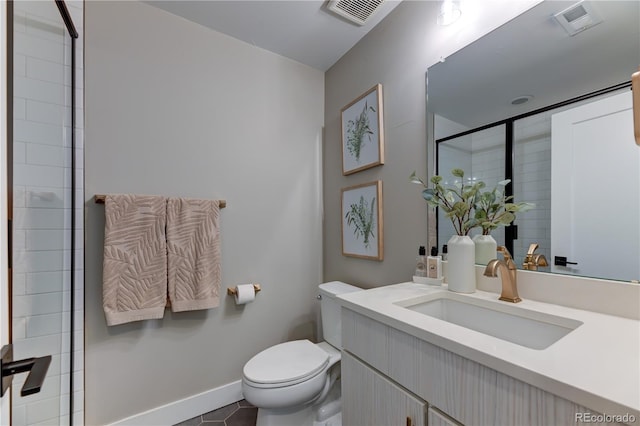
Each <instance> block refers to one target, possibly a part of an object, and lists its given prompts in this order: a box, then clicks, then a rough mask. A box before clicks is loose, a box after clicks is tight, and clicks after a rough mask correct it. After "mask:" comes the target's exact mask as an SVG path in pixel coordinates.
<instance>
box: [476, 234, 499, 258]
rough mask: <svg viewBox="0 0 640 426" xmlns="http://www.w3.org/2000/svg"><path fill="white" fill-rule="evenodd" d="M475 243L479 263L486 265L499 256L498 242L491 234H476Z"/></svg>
mask: <svg viewBox="0 0 640 426" xmlns="http://www.w3.org/2000/svg"><path fill="white" fill-rule="evenodd" d="M473 243H474V244H475V245H476V263H477V264H479V265H486V264H487V263H489V261H490V260H492V259H495V258H496V257H498V256H497V254H498V243H496V240H495V239H494V238H493V237H492V236H491V235H476V236H475V237H473Z"/></svg>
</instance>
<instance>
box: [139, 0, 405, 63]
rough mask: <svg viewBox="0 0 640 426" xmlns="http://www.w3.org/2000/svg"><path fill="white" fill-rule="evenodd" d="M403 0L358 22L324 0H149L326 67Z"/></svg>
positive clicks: (389, 1)
mask: <svg viewBox="0 0 640 426" xmlns="http://www.w3.org/2000/svg"><path fill="white" fill-rule="evenodd" d="M400 1H401V0H386V1H385V2H384V3H383V4H382V5H381V6H380V8H379V10H378V11H376V12H375V14H374V15H372V17H371V18H370V19H369V21H368V22H367V23H366V24H365V25H363V26H358V25H356V24H353V23H351V22H349V21H347V20H345V19H343V18H341V17H339V16H337V15H335V14H334V13H333V12H331V11H329V10H328V9H327V4H328V2H327V1H322V0H284V1H273V0H208V1H203V0H196V1H193V0H148V1H146V3H148V4H151V5H153V6H156V7H158V8H160V9H163V10H165V11H167V12H170V13H173V14H174V15H178V16H181V17H183V18H185V19H187V20H189V21H192V22H196V23H198V24H200V25H204V26H206V27H209V28H211V29H213V30H216V31H219V32H221V33H224V34H227V35H229V36H231V37H234V38H237V39H240V40H242V41H245V42H247V43H250V44H253V45H255V46H258V47H261V48H263V49H266V50H270V51H272V52H274V53H277V54H279V55H282V56H285V57H287V58H290V59H293V60H295V61H298V62H301V63H303V64H306V65H309V66H311V67H313V68H317V69H319V70H321V71H326V70H327V69H329V68H330V67H331V66H332V65H333V64H335V63H336V62H337V61H338V59H340V58H341V57H342V55H344V54H345V53H347V51H349V49H351V48H352V47H353V46H354V45H355V44H356V43H357V42H358V41H359V40H360V39H361V38H362V37H364V35H365V34H367V33H368V32H369V31H370V30H371V29H372V28H373V27H375V26H376V25H377V24H378V23H379V22H380V21H381V20H382V19H383V18H384V17H385V16H386V15H387V14H389V12H391V11H392V10H393V9H394V8H395V7H396V6H397V5H398V4H399V3H400Z"/></svg>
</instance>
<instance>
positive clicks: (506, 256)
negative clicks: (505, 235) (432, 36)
mask: <svg viewBox="0 0 640 426" xmlns="http://www.w3.org/2000/svg"><path fill="white" fill-rule="evenodd" d="M498 252H499V253H502V256H503V257H504V261H505V262H507V261H509V260H511V259H513V257H512V256H511V253H509V250H507V248H506V247H505V246H498Z"/></svg>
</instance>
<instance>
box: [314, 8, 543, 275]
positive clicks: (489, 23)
mask: <svg viewBox="0 0 640 426" xmlns="http://www.w3.org/2000/svg"><path fill="white" fill-rule="evenodd" d="M537 2H539V0H520V1H517V2H496V1H486V2H482V5H479V4H478V3H480V2H463V3H464V5H465V7H467V9H466V10H464V11H463V15H462V19H461V20H460V21H458V22H456V23H455V24H452V25H450V26H448V27H438V26H437V25H436V17H437V13H438V10H439V7H440V2H436V1H411V0H405V1H403V2H402V3H401V4H400V5H399V6H398V7H396V8H395V9H394V10H393V12H391V13H390V14H389V16H387V17H386V18H385V19H384V20H383V21H382V22H381V23H380V24H378V26H376V27H375V28H374V29H373V30H372V31H371V32H370V33H369V34H367V35H366V36H365V37H364V38H363V39H362V40H361V41H360V42H359V43H358V44H357V45H356V46H355V47H354V48H352V49H351V50H350V51H349V52H348V53H347V54H346V55H344V56H343V57H342V58H341V59H340V60H339V61H338V62H337V63H336V64H335V65H334V66H333V67H331V68H330V69H329V70H328V71H327V72H326V73H325V142H324V150H323V155H324V165H323V188H324V193H323V194H324V208H325V227H324V248H323V250H324V280H327V281H329V280H342V281H346V282H349V283H352V284H356V285H360V286H362V287H375V286H380V285H386V284H392V283H396V282H403V281H410V280H411V276H412V275H413V271H414V268H415V258H416V255H417V254H418V246H419V245H428V244H427V213H428V212H427V207H426V203H425V202H424V201H423V200H422V198H421V196H420V187H418V186H417V185H414V184H411V183H409V175H410V174H411V172H412V171H414V170H415V171H416V172H417V173H418V175H420V176H422V177H425V176H427V161H429V162H431V161H433V159H432V158H427V130H428V129H427V126H426V124H425V123H426V118H425V116H426V111H425V73H426V71H427V68H428V67H429V66H430V65H432V64H434V63H436V62H437V61H438V60H440V58H446V57H447V56H448V55H450V54H451V53H453V52H455V51H456V50H458V49H460V48H462V47H464V46H465V45H467V44H469V43H470V42H472V41H473V40H475V39H477V38H478V37H480V36H482V35H483V34H486V33H487V32H489V31H490V30H492V29H494V28H496V27H497V26H499V25H501V24H502V23H504V22H506V21H507V20H509V19H511V18H512V17H513V16H516V15H517V14H519V13H521V12H522V11H524V10H526V9H527V8H529V7H531V6H532V5H533V4H535V3H537ZM474 3H475V4H474ZM473 8H475V10H473ZM376 83H381V84H382V85H383V93H384V114H385V117H384V125H385V148H386V158H385V164H384V165H382V166H378V167H375V168H372V169H368V170H365V171H362V172H359V173H355V174H352V175H349V176H343V175H342V157H341V141H340V109H341V108H342V107H343V106H345V105H347V104H348V103H349V102H351V100H352V99H355V98H356V97H357V96H359V95H360V94H361V93H363V92H365V91H366V90H367V89H369V88H370V87H372V86H373V85H374V84H376ZM429 172H432V171H431V169H430V170H429ZM378 179H381V180H382V181H383V205H384V214H383V215H384V260H383V261H382V262H376V261H371V260H362V259H357V258H350V257H345V256H343V255H342V242H341V214H340V198H341V188H344V187H348V186H352V185H356V184H359V183H365V182H370V181H374V180H378Z"/></svg>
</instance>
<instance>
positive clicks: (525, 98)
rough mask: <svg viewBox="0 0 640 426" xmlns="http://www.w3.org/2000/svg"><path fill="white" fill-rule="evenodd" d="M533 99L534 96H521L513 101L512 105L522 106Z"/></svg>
mask: <svg viewBox="0 0 640 426" xmlns="http://www.w3.org/2000/svg"><path fill="white" fill-rule="evenodd" d="M531 99H533V96H532V95H521V96H518V97H516V98H513V99H512V100H511V105H522V104H526V103H527V102H529V101H530V100H531Z"/></svg>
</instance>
